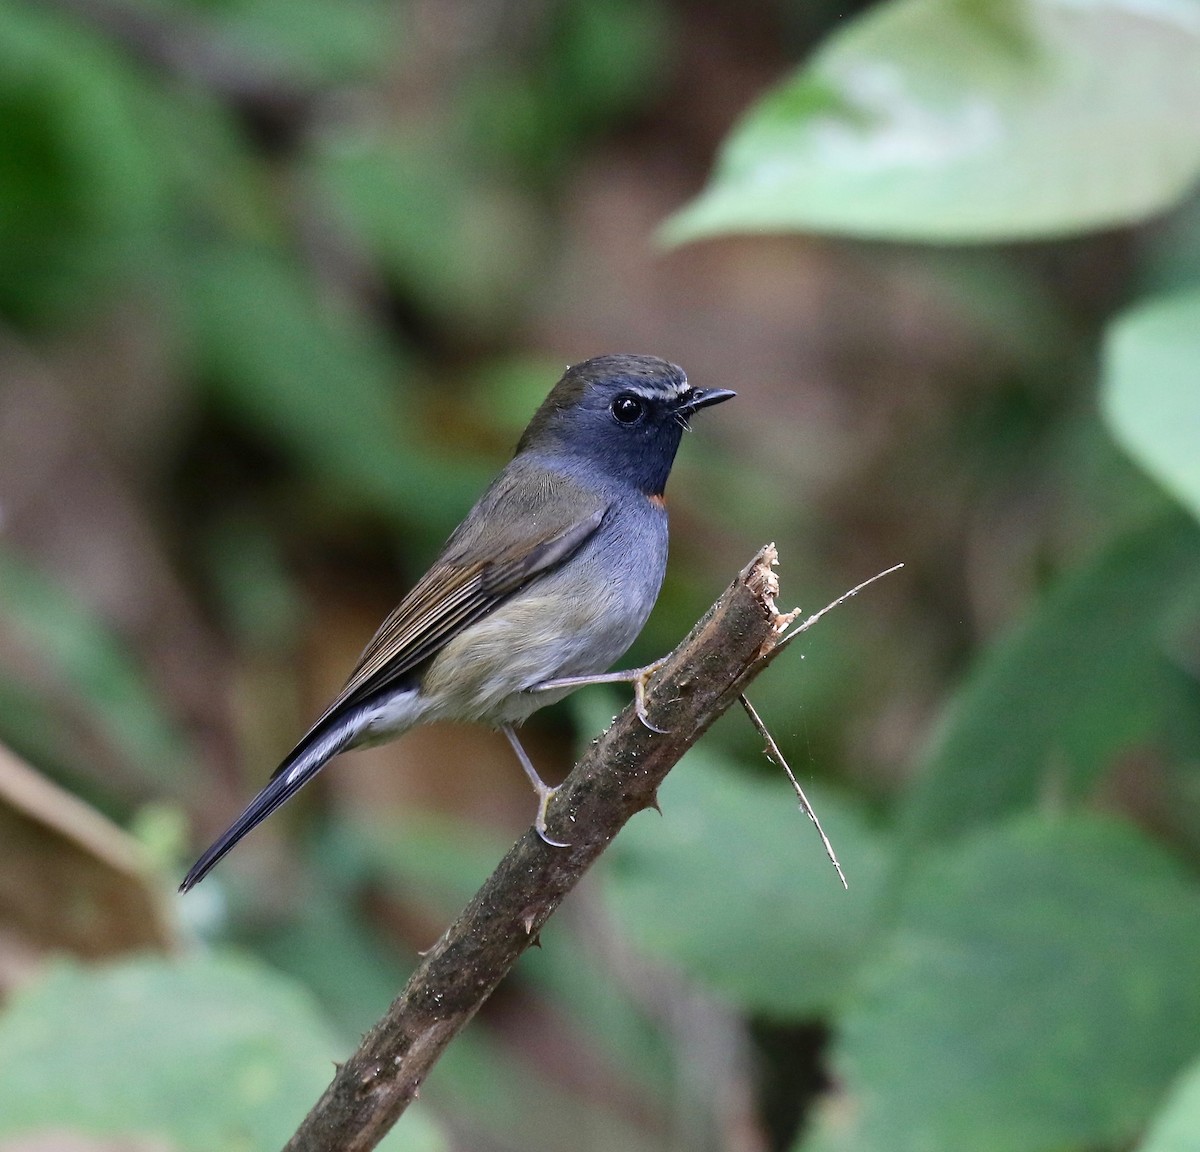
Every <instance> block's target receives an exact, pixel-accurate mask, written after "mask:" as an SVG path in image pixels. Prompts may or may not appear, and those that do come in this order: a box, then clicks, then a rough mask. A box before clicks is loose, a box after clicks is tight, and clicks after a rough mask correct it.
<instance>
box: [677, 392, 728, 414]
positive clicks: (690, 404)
mask: <svg viewBox="0 0 1200 1152" xmlns="http://www.w3.org/2000/svg"><path fill="white" fill-rule="evenodd" d="M736 395H737V393H736V392H731V391H730V390H729V389H728V388H693V389H692V394H691V395H690V396H689V397H688V398H687V400H685V401H684V402H683V403H682V404H680V406H679V410H680V411H681V412H684V413H686V414H687V415H689V416H690V415H691V414H692V413H693V412H695V411H697V410H698V409H700V408H708V407H710V406H711V405H713V404H722V403H724V402H725V401H726V400H732V399H733V398H734V397H735V396H736Z"/></svg>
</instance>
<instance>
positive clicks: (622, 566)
mask: <svg viewBox="0 0 1200 1152" xmlns="http://www.w3.org/2000/svg"><path fill="white" fill-rule="evenodd" d="M733 395H734V393H733V392H730V391H728V390H727V389H724V388H707V389H702V388H693V387H692V386H691V385H690V384H688V382H687V377H686V376H685V375H684V373H683V370H682V369H680V368H678V367H676V366H675V365H674V364H668V363H667V362H666V361H665V360H659V359H658V358H657V357H654V356H630V355H620V356H597V357H596V358H595V359H592V360H586V361H584V362H583V363H582V364H576V365H575V366H574V367H573V368H569V369H568V370H567V372H566V373H565V375H564V376H563V378H562V379H561V380H560V381H559V382H558V383H557V384H556V385H555V386H554V388H553V390H552V391H551V393H550V395H549V396H548V397H547V398H546V400H545V401H544V403H543V404H542V406H541V407H540V408H539V409H538V410H537V412H536V413H535V414H534V417H533V419H532V420H531V421H530V423H529V426H528V427H527V428H526V429H525V432H524V434H523V435H522V437H521V439H520V441H519V442H518V444H517V451H516V454H515V455H514V456H513V458H512V460H511V461H510V462H509V464H508V466H507V467H506V468H505V469H504V471H503V472H501V473H500V475H499V476H497V477H496V479H495V480H494V481H493V482H492V484H491V486H490V487H489V488H488V489H487V491H486V492H484V494H483V496H482V497H481V498H480V499H479V502H478V503H477V504H476V505H475V507H474V508H472V509H471V511H470V512H469V513H467V518H466V519H465V520H464V521H463V522H462V523H461V524H460V525H459V526H458V528H457V529H455V531H454V533H453V535H451V537H450V539H449V540H448V541H447V542H446V545H445V547H444V548H443V549H442V552H441V554H440V555H439V556H438V558H437V559H436V560H435V561H434V562H433V566H432V567H431V568H430V569H429V571H428V572H427V573H426V574H425V575H424V576H423V577H421V579H420V580H419V581H418V582H417V584H416V586H415V587H414V588H413V589H412V591H411V592H409V594H408V595H407V596H405V597H404V599H403V600H402V601H401V602H400V605H399V607H397V608H396V609H395V611H394V612H392V614H391V615H390V616H389V617H388V618H387V619H386V620H385V621H384V622H383V624H382V625H381V627H380V628H379V631H378V632H376V633H375V635H374V636H373V637H372V639H371V642H370V643H369V644H368V645H367V647H366V650H365V651H364V652H363V654H362V656H361V657H360V658H359V661H358V665H357V666H356V667H355V669H354V671H353V672H352V673H351V674H350V678H349V680H347V682H346V686H345V687H344V688H343V689H342V691H341V692H340V693H339V694H338V696H337V698H336V699H335V700H334V701H333V703H332V704H330V705H329V707H328V708H327V709H326V710H325V712H324V713H323V714H322V715H321V717H320V719H318V720H317V722H316V723H315V724H314V725H313V726H312V727H311V728H310V729H309V730H308V732H306V733H305V735H304V736H303V738H302V739H301V740H300V742H299V743H298V744H297V745H296V747H295V748H293V749H292V751H291V752H290V753H289V754H288V755H287V757H286V758H285V759H284V761H283V763H282V764H280V766H279V767H278V768H277V769H276V771H275V774H274V775H273V776H272V777H271V779H270V781H269V782H268V783H267V785H266V787H264V788H263V790H262V791H261V792H260V793H259V794H258V795H257V796H256V797H255V798H254V799H253V800H252V801H251V802H250V804H249V806H248V807H247V808H246V810H245V811H244V812H243V813H242V814H241V815H240V816H239V817H238V818H237V819H236V820H235V821H234V822H233V824H232V825H231V826H230V827H229V828H228V829H227V830H226V831H225V832H223V833H222V834H221V835H220V836H219V837H218V838H217V840H216V841H215V842H214V843H213V844H212V845H211V847H209V848H208V850H207V851H206V852H205V853H204V854H203V855H202V856H201V857H200V859H199V860H197V861H196V863H195V865H194V866H193V867H192V870H191V871H190V872H189V873H188V874H187V877H186V878H185V879H184V881H183V883H182V884H181V885H180V891H183V892H186V891H187V890H188V889H189V888H191V887H192V886H193V885H194V884H197V883H198V882H199V881H200V880H202V879H203V878H204V877H205V875H207V873H208V872H209V870H210V869H211V868H212V867H213V865H215V864H216V863H217V861H219V860H220V859H221V857H223V856H224V855H225V853H226V852H228V851H229V850H230V849H231V848H232V847H233V846H234V845H235V844H236V843H237V842H238V841H239V840H240V839H241V838H242V837H243V836H245V835H246V833H247V832H249V831H250V830H251V829H252V828H254V827H256V826H257V825H258V824H259V823H261V822H262V821H263V820H265V819H266V818H267V817H268V816H269V815H270V814H271V813H272V812H274V811H275V809H276V808H278V807H279V806H280V805H281V804H283V803H284V801H286V800H287V799H288V798H289V797H291V796H292V795H294V794H295V793H296V792H298V791H299V790H300V789H301V788H302V787H303V786H304V785H305V784H307V783H308V781H309V780H311V779H312V778H313V777H314V776H315V775H316V774H317V773H318V772H319V771H320V770H321V769H322V768H323V767H324V766H325V764H326V763H327V762H328V761H329V760H330V759H332V757H334V756H336V755H337V754H338V753H339V752H344V751H346V750H347V749H349V748H360V747H364V746H366V745H370V744H377V743H382V742H383V741H386V740H391V739H393V738H395V737H396V736H399V735H400V734H401V733H403V732H406V731H407V730H408V729H410V728H412V727H414V726H415V725H417V724H424V723H428V722H431V721H435V720H457V721H464V720H466V721H477V722H480V723H484V724H489V725H491V726H492V727H494V728H499V729H500V730H501V731H502V732H504V734H505V735H506V736H507V737H508V739H509V742H510V743H511V744H512V746H513V750H514V751H515V752H516V754H517V757H518V759H519V760H520V761H521V765H522V767H523V768H524V770H525V772H526V774H527V775H528V776H529V779H530V781H531V783H532V784H533V787H534V789H535V791H536V792H537V795H538V812H537V819H536V821H535V826H536V828H537V830H538V832H539V834H540V835H541V836H542V837H543V839H545V840H547V842H549V843H551V844H556V842H555V841H553V840H550V838H549V836H548V835H547V834H546V806H547V804H548V802H549V801H550V799H551V797H552V796H553V795H554V791H555V790H554V789H552V788H550V787H548V786H547V785H546V784H544V783H543V782H542V780H541V779H540V777H539V776H538V774H537V772H536V771H535V770H534V767H533V765H532V764H531V763H530V761H529V757H528V756H527V755H526V754H525V751H524V749H523V748H522V747H521V744H520V742H519V741H518V739H517V735H516V732H515V730H514V726H515V725H517V724H520V723H521V722H522V721H523V720H524V719H525V718H526V717H527V716H529V715H530V714H531V713H532V712H535V711H536V710H537V709H539V708H542V707H544V706H545V705H547V704H551V703H553V702H554V701H556V700H560V699H561V698H562V697H563V696H565V695H567V694H568V693H569V692H570V691H572V689H574V688H576V687H578V686H579V685H580V684H582V683H594V682H597V681H599V680H607V681H613V680H618V679H626V680H631V681H635V682H637V683H638V686H639V704H640V687H641V684H642V682H643V681H642V680H641V679H640V677H641V676H642V675H643V673H644V670H642V669H638V670H636V671H634V672H630V673H616V674H612V673H610V674H609V675H607V676H601V675H599V674H600V673H603V671H604V669H606V668H608V667H609V666H610V665H612V664H613V663H614V662H615V661H616V660H618V659H619V658H620V657H621V656H622V655H623V654H624V653H625V652H626V650H627V649H628V648H629V646H630V645H631V644H632V643H633V641H634V639H635V638H636V637H637V635H638V633H639V632H640V631H641V630H642V625H643V624H645V622H646V618H647V617H648V616H649V615H650V610H651V608H653V606H654V601H655V600H656V599H657V597H658V591H659V588H660V587H661V585H662V580H663V573H664V571H665V569H666V564H667V511H666V507H665V504H664V501H663V489H664V487H665V486H666V483H667V476H668V475H669V473H670V471H671V465H672V463H673V462H674V460H675V453H676V451H677V450H678V448H679V441H680V438H681V437H682V435H683V432H684V430H685V429H686V428H687V426H688V420H689V418H690V417H691V415H692V413H694V412H696V411H697V410H698V409H700V408H705V407H708V406H709V405H711V404H719V403H721V402H722V401H724V400H728V399H729V398H730V397H732V396H733ZM639 712H640V709H639ZM640 714H641V715H642V716H643V718H644V713H643V712H640Z"/></svg>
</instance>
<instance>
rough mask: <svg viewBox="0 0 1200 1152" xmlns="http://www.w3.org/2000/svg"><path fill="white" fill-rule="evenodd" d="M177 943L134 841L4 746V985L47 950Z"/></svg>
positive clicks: (0, 979) (0, 783)
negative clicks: (141, 868) (143, 870)
mask: <svg viewBox="0 0 1200 1152" xmlns="http://www.w3.org/2000/svg"><path fill="white" fill-rule="evenodd" d="M175 944H176V934H175V927H174V925H173V924H172V922H171V920H170V917H169V915H168V913H167V909H166V905H165V903H164V901H163V900H162V899H161V897H160V894H159V893H158V892H157V891H156V890H155V888H154V886H153V885H152V884H150V883H149V882H148V881H147V879H146V877H145V876H143V875H142V873H141V870H140V868H139V864H138V853H137V846H136V844H135V843H134V841H133V840H132V839H131V838H130V837H129V836H128V835H127V834H126V833H125V832H123V831H122V830H121V829H120V828H118V827H117V826H116V825H115V824H112V823H111V822H110V821H109V820H107V819H106V818H105V817H104V816H102V815H101V814H100V813H99V812H97V811H96V810H95V809H93V808H91V807H89V806H88V805H87V804H85V803H84V802H83V801H82V800H79V799H78V798H76V797H75V796H72V795H71V794H70V793H68V792H64V791H63V790H62V789H61V788H59V787H58V786H57V785H55V784H52V783H51V782H50V781H49V780H47V779H46V778H45V777H44V776H41V775H40V774H39V773H37V772H35V771H34V770H33V769H32V768H30V767H29V766H28V765H27V764H25V763H23V762H22V761H21V760H19V759H18V758H17V757H16V756H14V755H13V754H12V752H10V751H9V750H8V749H7V748H4V747H3V746H0V991H3V990H4V989H6V988H7V987H9V986H11V985H12V984H13V983H14V982H15V981H17V980H19V979H20V978H21V977H22V976H23V975H25V973H26V972H27V970H28V968H29V966H30V965H31V964H33V963H34V962H36V960H37V959H38V958H39V957H40V955H41V954H43V953H45V952H48V951H52V950H53V951H57V950H66V951H69V952H72V953H74V954H75V955H78V956H85V957H89V958H95V957H101V956H112V955H117V954H119V953H122V952H132V951H145V950H147V949H153V950H155V951H170V950H172V949H173V948H174V947H175Z"/></svg>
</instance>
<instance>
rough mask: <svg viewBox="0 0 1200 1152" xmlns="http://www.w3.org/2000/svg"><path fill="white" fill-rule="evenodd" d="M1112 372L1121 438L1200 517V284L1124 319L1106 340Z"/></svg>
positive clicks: (1108, 380)
mask: <svg viewBox="0 0 1200 1152" xmlns="http://www.w3.org/2000/svg"><path fill="white" fill-rule="evenodd" d="M1104 376H1105V379H1104V390H1103V392H1102V398H1103V403H1104V415H1105V418H1106V419H1107V421H1108V426H1109V428H1110V429H1111V430H1112V434H1113V436H1114V437H1116V439H1117V441H1118V442H1119V443H1120V444H1121V445H1122V446H1123V447H1124V448H1125V450H1126V451H1127V452H1129V454H1130V455H1131V456H1132V457H1133V458H1134V459H1135V460H1137V461H1138V463H1139V464H1141V465H1142V467H1143V468H1145V469H1146V471H1147V472H1149V473H1150V475H1151V476H1153V477H1154V478H1155V479H1156V480H1158V481H1159V483H1161V484H1162V485H1163V487H1164V488H1166V489H1167V490H1168V491H1169V492H1170V493H1171V494H1172V495H1173V496H1174V497H1175V498H1176V499H1177V500H1178V501H1179V502H1180V503H1181V504H1183V506H1184V507H1185V508H1187V509H1188V510H1189V511H1190V512H1191V513H1192V515H1193V516H1196V517H1198V518H1200V290H1192V291H1189V292H1179V293H1176V294H1174V295H1171V296H1167V297H1164V298H1162V299H1160V300H1155V301H1152V302H1151V303H1148V304H1143V305H1141V306H1140V307H1137V308H1134V309H1132V310H1131V311H1129V312H1126V313H1125V314H1124V315H1123V316H1121V317H1119V318H1118V319H1117V320H1116V322H1115V323H1114V324H1113V325H1112V326H1111V327H1110V328H1109V330H1108V334H1107V338H1106V340H1105V348H1104Z"/></svg>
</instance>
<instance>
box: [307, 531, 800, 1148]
mask: <svg viewBox="0 0 1200 1152" xmlns="http://www.w3.org/2000/svg"><path fill="white" fill-rule="evenodd" d="M774 562H775V549H774V547H773V546H770V545H768V546H767V547H766V548H764V549H763V550H762V551H761V552H759V554H758V555H757V556H756V557H755V558H754V560H753V561H751V563H750V564H749V565H748V566H747V567H746V568H745V569H744V570H743V571H742V572H741V573H740V574H739V575H738V577H737V579H736V580H734V582H733V583H732V584H731V585H730V586H729V588H728V589H726V591H725V593H724V594H723V595H722V596H721V598H720V599H719V600H718V601H717V603H716V604H714V605H713V607H712V608H711V609H710V610H709V611H708V613H707V614H706V615H705V616H704V618H703V619H702V620H701V621H700V622H699V623H698V624H697V625H696V626H695V628H693V629H692V631H691V634H690V635H689V636H688V637H687V639H686V640H684V642H683V643H682V644H681V645H680V646H679V647H678V648H677V649H676V650H675V652H673V653H672V654H671V656H670V657H669V658H668V659H667V661H666V663H665V665H664V667H663V669H662V670H661V671H660V672H659V673H658V674H657V675H656V676H655V677H654V679H653V681H652V682H651V685H650V688H649V691H648V693H647V696H646V703H647V707H648V709H649V712H650V716H651V718H652V720H653V722H654V723H655V725H656V726H657V727H659V728H663V729H666V731H665V732H662V733H659V732H652V731H650V730H649V729H648V728H647V727H646V726H645V725H643V724H642V723H641V722H640V721H639V720H638V719H637V717H636V716H635V714H634V709H633V707H632V706H630V707H628V708H626V709H625V711H624V712H623V713H622V714H621V715H620V716H619V717H618V718H617V719H616V721H615V722H614V723H613V725H612V727H611V728H609V730H608V731H607V732H606V733H605V734H604V735H603V736H602V737H600V739H599V740H598V741H597V742H596V743H595V744H593V745H592V747H591V748H590V749H589V750H588V751H587V753H586V754H585V755H584V757H583V759H582V760H580V762H579V763H578V764H577V765H576V766H575V769H574V771H572V773H571V775H570V776H569V777H568V778H567V780H566V782H565V783H564V784H563V786H562V788H561V789H560V790H559V792H558V795H557V796H556V797H555V798H554V800H553V801H552V803H551V805H550V811H549V814H548V815H549V832H550V835H551V836H553V837H554V838H555V839H558V840H565V841H568V842H569V847H567V848H551V847H550V846H549V845H547V844H545V843H544V842H543V841H542V840H540V839H539V838H538V837H537V836H536V835H535V834H534V832H533V831H532V830H530V831H529V832H527V833H526V834H525V836H524V837H522V839H521V840H519V841H518V842H517V843H516V845H514V846H513V848H512V849H511V850H510V851H509V853H508V855H507V856H505V857H504V859H503V860H502V861H501V862H500V864H499V866H498V867H497V868H496V871H495V872H493V873H492V875H491V877H490V878H489V879H488V881H487V882H486V883H485V884H484V886H483V887H482V888H481V889H480V890H479V892H478V893H477V894H476V896H475V898H474V899H473V900H472V901H471V903H470V904H469V905H468V906H467V908H466V909H465V910H464V911H463V912H462V914H461V915H460V916H459V917H458V919H457V920H456V921H455V922H454V923H453V924H452V925H451V926H450V927H449V928H448V929H447V930H446V932H445V934H444V935H443V936H442V938H441V939H440V940H439V941H438V942H437V944H435V945H434V947H433V949H432V950H431V951H430V952H429V953H428V954H427V955H426V956H425V957H424V959H423V960H422V962H421V964H420V966H419V967H418V968H417V970H416V972H414V973H413V975H412V977H411V979H410V980H409V982H408V985H407V986H406V987H405V989H404V991H403V992H402V993H401V994H400V996H399V997H398V998H397V999H396V1000H395V1001H394V1002H393V1003H392V1005H391V1007H390V1008H389V1009H388V1011H387V1014H386V1015H385V1016H384V1017H383V1018H382V1019H381V1020H380V1021H379V1022H378V1023H377V1024H376V1025H375V1027H374V1028H372V1029H371V1031H370V1032H369V1033H367V1035H366V1036H365V1037H364V1039H363V1041H362V1043H361V1044H360V1045H359V1047H358V1050H357V1051H356V1052H355V1053H354V1055H353V1056H351V1057H350V1059H349V1060H347V1061H346V1063H345V1064H343V1065H342V1066H341V1067H340V1068H339V1069H338V1071H337V1074H336V1075H335V1076H334V1079H333V1081H332V1083H331V1084H330V1085H329V1087H328V1088H327V1089H326V1090H325V1093H324V1095H323V1096H322V1097H321V1099H320V1100H318V1101H317V1103H316V1105H315V1106H314V1107H313V1109H312V1111H311V1112H310V1113H309V1114H308V1116H307V1117H306V1118H305V1120H304V1122H303V1123H302V1124H301V1125H300V1127H299V1129H298V1130H297V1131H296V1134H295V1135H294V1136H293V1137H292V1138H291V1140H290V1141H289V1142H288V1144H287V1148H286V1149H285V1152H333V1150H335V1149H336V1150H337V1152H366V1150H367V1149H370V1148H374V1147H375V1146H376V1144H377V1143H378V1142H379V1141H380V1140H381V1139H382V1138H383V1137H384V1136H385V1135H386V1134H387V1132H388V1130H389V1129H390V1128H391V1126H392V1125H393V1124H394V1123H395V1122H396V1120H397V1118H398V1117H399V1116H400V1115H401V1113H403V1111H404V1110H405V1108H407V1107H408V1105H409V1103H410V1102H411V1101H412V1100H413V1099H414V1098H415V1097H416V1095H417V1092H418V1090H419V1089H420V1086H421V1084H422V1083H423V1082H424V1080H425V1078H426V1076H428V1074H429V1071H430V1069H431V1068H432V1067H433V1065H434V1063H435V1062H436V1060H437V1059H438V1057H439V1056H440V1055H441V1053H442V1050H443V1049H444V1048H445V1047H446V1045H447V1044H449V1042H450V1041H451V1040H452V1039H453V1037H454V1036H455V1035H456V1034H457V1033H458V1032H459V1031H460V1030H461V1029H462V1028H463V1027H464V1025H466V1023H467V1021H468V1020H470V1019H471V1017H472V1016H474V1015H475V1013H476V1012H477V1011H478V1010H479V1008H480V1006H481V1005H482V1004H483V1002H484V1001H485V1000H486V999H487V998H488V996H489V995H491V993H492V991H493V990H494V989H495V988H496V986H497V985H498V984H499V983H500V981H501V980H502V979H503V978H504V977H505V976H506V975H507V974H508V972H509V970H510V969H511V968H512V966H513V965H514V964H515V963H516V961H517V958H518V957H519V956H520V955H521V953H522V952H524V951H525V949H526V948H528V947H529V945H530V944H532V943H533V942H534V941H535V940H536V939H537V935H538V932H539V931H540V930H541V928H542V925H543V924H545V923H546V921H547V920H548V919H549V918H550V916H551V914H552V913H553V912H554V910H555V909H556V908H557V907H558V905H559V904H560V903H561V902H562V899H563V897H564V896H565V895H566V894H567V893H568V892H569V891H570V890H571V889H572V888H573V887H574V886H575V885H576V884H577V883H578V881H579V879H580V877H581V876H582V875H583V874H584V872H586V871H587V869H588V868H589V867H590V866H591V864H592V862H593V861H594V860H596V858H597V857H598V856H599V855H600V853H601V852H603V851H604V849H605V848H606V847H607V846H608V845H609V843H610V842H611V841H612V839H613V837H614V836H616V834H617V832H618V831H620V829H621V827H622V826H623V825H624V824H625V822H626V821H627V820H628V819H629V818H630V817H631V816H632V815H633V814H634V813H635V812H639V811H641V810H642V809H643V808H650V807H654V806H655V804H656V796H657V794H658V787H659V785H660V784H661V783H662V781H663V780H664V778H665V777H666V775H667V773H668V772H669V771H670V770H671V768H672V767H673V766H674V765H675V764H676V763H677V762H678V761H679V759H680V758H681V757H682V756H683V754H684V753H685V752H686V751H687V750H688V749H689V748H690V747H691V746H692V745H693V744H694V743H695V742H696V741H697V740H698V739H699V738H700V737H701V736H702V735H703V734H704V732H705V731H706V730H707V729H708V727H709V726H710V725H711V724H712V723H713V721H714V720H716V719H717V717H718V716H720V715H721V714H722V713H723V712H724V711H725V710H726V709H727V708H728V707H729V706H730V705H731V704H733V703H734V702H735V701H736V700H737V698H738V695H739V694H740V693H741V692H742V690H743V689H744V688H745V687H746V685H747V684H749V682H750V681H751V680H752V679H753V678H754V677H755V676H756V675H757V674H758V673H759V672H760V671H761V670H762V669H763V668H764V667H766V664H767V663H768V658H769V655H770V653H771V651H772V649H773V648H774V647H775V646H776V644H777V643H778V640H779V637H780V635H781V632H782V629H783V627H785V626H786V624H787V622H788V621H789V620H790V617H787V616H780V615H779V614H778V612H777V611H776V608H775V600H774V596H775V593H776V591H777V582H776V579H775V575H774V573H773V572H772V571H771V567H772V565H773V564H774Z"/></svg>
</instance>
